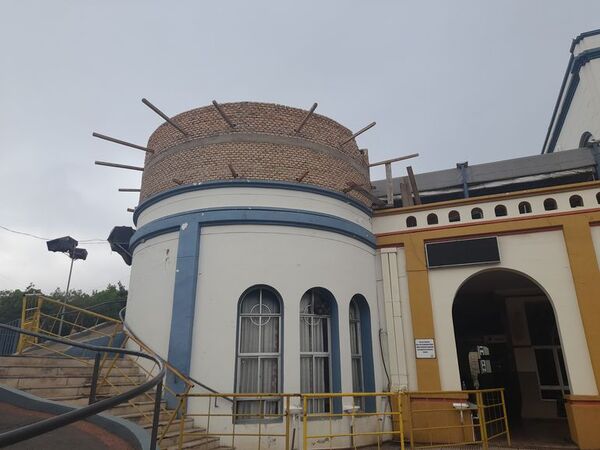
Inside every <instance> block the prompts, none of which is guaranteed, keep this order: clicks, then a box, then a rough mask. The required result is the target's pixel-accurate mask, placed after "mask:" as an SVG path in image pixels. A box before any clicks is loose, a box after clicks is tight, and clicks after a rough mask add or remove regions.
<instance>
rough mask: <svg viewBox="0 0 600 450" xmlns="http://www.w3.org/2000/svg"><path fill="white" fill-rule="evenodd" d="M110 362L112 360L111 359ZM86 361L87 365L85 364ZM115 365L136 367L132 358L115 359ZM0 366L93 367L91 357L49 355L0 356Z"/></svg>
mask: <svg viewBox="0 0 600 450" xmlns="http://www.w3.org/2000/svg"><path fill="white" fill-rule="evenodd" d="M111 362H112V361H111ZM86 363H87V365H86ZM115 365H117V366H119V367H136V364H135V362H134V361H133V360H131V359H129V358H119V359H117V361H116V363H115ZM0 366H1V367H23V366H37V367H94V360H93V358H86V359H75V358H64V357H62V358H58V357H51V356H26V355H22V356H0Z"/></svg>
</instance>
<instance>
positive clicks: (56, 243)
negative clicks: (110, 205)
mask: <svg viewBox="0 0 600 450" xmlns="http://www.w3.org/2000/svg"><path fill="white" fill-rule="evenodd" d="M77 244H79V243H78V242H77V241H76V240H75V239H73V238H72V237H71V236H64V237H61V238H58V239H52V240H51V241H47V242H46V245H47V246H48V251H50V252H60V253H64V254H65V255H67V256H68V257H69V259H71V265H70V267H69V279H68V280H67V290H66V291H65V298H64V300H63V302H62V303H63V305H62V307H61V308H60V313H59V316H60V322H59V325H58V336H61V334H62V327H63V319H64V314H65V303H67V297H68V295H69V289H70V287H71V275H72V274H73V263H74V262H75V260H76V259H81V260H83V261H85V259H86V258H87V255H88V252H87V250H86V249H84V248H77Z"/></svg>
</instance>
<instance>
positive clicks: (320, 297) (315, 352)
mask: <svg viewBox="0 0 600 450" xmlns="http://www.w3.org/2000/svg"><path fill="white" fill-rule="evenodd" d="M334 301H335V299H334V298H333V296H332V295H331V294H330V293H329V292H328V291H326V290H325V289H322V288H313V289H310V290H308V291H306V293H305V294H304V295H303V296H302V299H301V300H300V389H301V392H303V393H321V392H331V317H332V302H334ZM308 409H309V412H330V411H331V401H330V400H329V399H311V400H309V404H308Z"/></svg>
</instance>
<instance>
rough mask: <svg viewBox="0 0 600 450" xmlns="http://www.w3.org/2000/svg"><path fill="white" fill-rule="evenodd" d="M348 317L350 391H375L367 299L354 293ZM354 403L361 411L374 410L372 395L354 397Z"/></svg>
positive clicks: (369, 314)
mask: <svg viewBox="0 0 600 450" xmlns="http://www.w3.org/2000/svg"><path fill="white" fill-rule="evenodd" d="M349 319H350V356H351V358H352V391H353V392H375V375H374V369H373V346H372V341H371V313H370V311H369V304H368V303H367V300H366V299H365V298H364V297H363V296H362V295H360V294H356V295H355V296H353V297H352V299H351V300H350V312H349ZM354 404H355V405H356V406H358V407H360V408H361V410H363V411H367V412H374V411H375V398H374V397H355V398H354Z"/></svg>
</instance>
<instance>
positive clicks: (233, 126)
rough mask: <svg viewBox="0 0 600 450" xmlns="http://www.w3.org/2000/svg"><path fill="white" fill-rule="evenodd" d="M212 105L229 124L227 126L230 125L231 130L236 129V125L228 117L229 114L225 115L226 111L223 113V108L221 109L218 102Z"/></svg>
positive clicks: (213, 102) (214, 101)
mask: <svg viewBox="0 0 600 450" xmlns="http://www.w3.org/2000/svg"><path fill="white" fill-rule="evenodd" d="M212 104H213V106H214V107H215V109H216V110H217V112H218V113H219V114H220V115H221V117H222V118H223V120H224V121H225V122H227V125H229V127H230V128H235V123H233V122H232V121H231V119H230V118H229V117H228V116H227V114H225V111H223V108H221V105H219V104H218V103H217V101H216V100H213V101H212Z"/></svg>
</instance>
